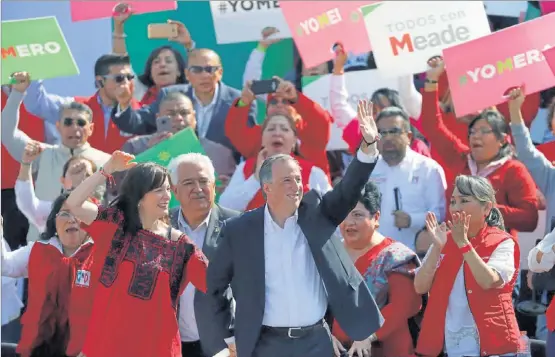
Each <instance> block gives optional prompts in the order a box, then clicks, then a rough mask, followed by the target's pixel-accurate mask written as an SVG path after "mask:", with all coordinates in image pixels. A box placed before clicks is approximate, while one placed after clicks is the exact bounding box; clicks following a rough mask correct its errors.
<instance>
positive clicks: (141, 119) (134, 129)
mask: <svg viewBox="0 0 555 357" xmlns="http://www.w3.org/2000/svg"><path fill="white" fill-rule="evenodd" d="M169 92H181V93H183V94H185V95H186V96H188V97H189V98H190V99H191V100H192V101H193V103H194V99H193V88H192V87H191V86H190V85H188V84H176V85H173V86H169V87H165V88H163V89H162V90H161V91H160V94H158V98H157V99H156V101H155V102H154V103H152V104H151V105H145V106H143V107H142V108H140V109H137V110H133V109H131V108H128V109H127V110H126V111H124V112H123V113H121V115H120V116H119V117H116V115H115V114H116V112H117V106H116V107H115V108H114V110H113V111H112V121H113V122H114V123H115V124H116V125H117V126H118V128H119V129H120V130H122V131H125V132H127V133H131V134H135V135H146V134H152V133H155V132H156V114H157V113H158V110H159V105H160V102H161V100H162V98H164V97H165V96H166V94H167V93H169ZM240 96H241V92H240V91H239V90H237V89H235V88H232V87H229V86H227V85H225V84H224V83H222V82H220V88H219V91H218V98H217V99H216V107H215V108H214V113H213V115H212V120H211V121H210V126H209V127H208V132H207V134H206V138H207V139H210V140H212V141H214V142H216V143H219V144H222V145H224V146H226V147H228V148H229V149H231V150H233V151H234V152H235V149H234V147H233V145H231V141H229V139H228V138H227V137H226V136H225V132H224V122H225V119H226V117H227V112H228V111H229V108H230V107H231V105H232V104H233V101H234V100H235V99H237V98H239V97H240ZM249 122H250V125H254V124H255V123H256V102H255V103H253V104H252V105H251V107H250V112H249Z"/></svg>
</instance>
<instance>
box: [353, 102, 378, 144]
mask: <svg viewBox="0 0 555 357" xmlns="http://www.w3.org/2000/svg"><path fill="white" fill-rule="evenodd" d="M357 112H358V115H357V117H358V125H359V127H360V132H361V134H362V137H363V138H364V141H366V143H367V144H373V143H375V142H376V141H378V140H379V139H380V135H379V134H378V127H377V126H376V122H375V121H374V109H373V105H372V102H371V101H369V100H366V99H362V100H359V102H358V111H357Z"/></svg>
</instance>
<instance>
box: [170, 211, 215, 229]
mask: <svg viewBox="0 0 555 357" xmlns="http://www.w3.org/2000/svg"><path fill="white" fill-rule="evenodd" d="M211 215H212V210H210V212H208V214H207V215H206V218H205V219H204V220H203V221H202V222H201V224H199V225H198V227H197V228H196V229H194V230H193V229H192V228H191V227H190V226H189V223H187V221H186V220H185V217H183V211H181V208H179V212H178V216H177V224H178V225H179V227H180V228H183V230H186V231H187V232H194V231H197V230H199V229H203V228H207V227H208V222H209V221H210V216H211ZM187 232H185V233H187Z"/></svg>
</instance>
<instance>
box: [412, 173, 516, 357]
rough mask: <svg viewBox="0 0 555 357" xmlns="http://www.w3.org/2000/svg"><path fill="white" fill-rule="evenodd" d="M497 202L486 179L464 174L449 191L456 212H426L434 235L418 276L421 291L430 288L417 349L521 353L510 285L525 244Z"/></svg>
mask: <svg viewBox="0 0 555 357" xmlns="http://www.w3.org/2000/svg"><path fill="white" fill-rule="evenodd" d="M495 205H496V202H495V191H494V189H493V188H492V186H491V184H490V183H489V182H488V181H487V179H485V178H482V177H477V176H462V175H461V176H458V177H457V178H456V180H455V188H454V191H453V194H452V196H451V201H450V206H449V211H450V214H451V217H452V218H451V219H452V220H451V221H449V222H448V224H447V225H446V224H445V223H443V224H441V225H438V222H437V220H436V218H435V215H434V214H433V213H430V214H428V217H427V219H426V226H427V228H428V231H429V232H430V233H431V234H432V236H433V239H434V243H433V244H432V246H431V247H430V249H429V250H428V253H427V254H426V257H425V258H424V260H423V263H422V267H421V268H420V269H419V270H418V272H417V273H416V277H415V280H414V287H415V289H416V292H417V293H419V294H425V293H427V292H429V293H430V297H429V300H428V305H427V307H426V311H425V312H424V319H423V321H422V328H421V331H420V335H419V339H418V344H417V347H416V353H417V354H418V355H419V356H425V357H435V356H438V355H439V354H440V353H441V352H445V353H447V354H448V355H449V357H461V356H491V355H503V356H504V355H507V356H513V355H514V354H516V353H517V351H518V348H519V342H520V341H519V338H520V331H519V328H518V324H517V322H516V318H515V312H514V307H513V302H512V292H513V287H514V283H515V280H516V277H517V274H516V273H515V272H518V269H519V263H520V252H519V246H518V242H517V241H516V240H515V238H514V237H512V236H511V235H510V234H508V233H506V232H505V230H504V228H505V227H504V225H503V218H502V216H501V213H500V211H499V210H498V209H497V208H496V207H495ZM447 226H448V227H449V229H450V231H449V232H448V231H447Z"/></svg>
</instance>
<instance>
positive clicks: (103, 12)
mask: <svg viewBox="0 0 555 357" xmlns="http://www.w3.org/2000/svg"><path fill="white" fill-rule="evenodd" d="M118 3H119V1H77V0H72V1H70V6H71V21H73V22H76V21H86V20H94V19H102V18H107V17H112V13H113V10H114V7H115V6H116V5H117V4H118ZM126 3H127V4H129V5H131V9H132V11H133V13H134V14H144V13H146V12H158V11H167V10H175V9H177V2H176V1H126Z"/></svg>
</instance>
